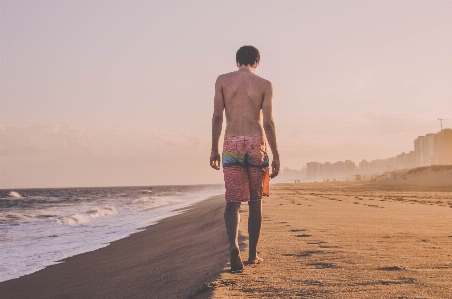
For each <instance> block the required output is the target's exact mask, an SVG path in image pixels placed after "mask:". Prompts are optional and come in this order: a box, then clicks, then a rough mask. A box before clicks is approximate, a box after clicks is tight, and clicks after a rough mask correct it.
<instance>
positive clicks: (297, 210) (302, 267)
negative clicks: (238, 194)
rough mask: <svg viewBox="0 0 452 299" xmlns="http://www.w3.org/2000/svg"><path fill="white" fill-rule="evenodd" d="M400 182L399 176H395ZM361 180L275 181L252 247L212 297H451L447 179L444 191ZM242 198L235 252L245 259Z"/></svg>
mask: <svg viewBox="0 0 452 299" xmlns="http://www.w3.org/2000/svg"><path fill="white" fill-rule="evenodd" d="M395 181H397V180H395ZM390 187H391V188H389V189H388V186H386V185H384V184H381V183H379V184H368V183H358V182H350V183H345V182H344V183H339V182H335V183H311V184H285V185H283V184H281V185H279V184H278V185H273V186H272V190H271V192H272V195H271V197H270V198H268V199H265V200H264V204H263V217H264V218H263V227H262V235H261V239H260V243H259V248H258V252H259V255H260V256H261V257H263V258H264V259H265V262H264V263H263V264H258V265H250V266H245V271H244V272H243V273H241V274H232V273H229V272H228V271H227V269H228V267H225V269H224V270H223V273H222V274H221V276H220V278H219V279H218V280H216V281H215V282H213V283H211V284H210V287H211V288H213V289H214V290H215V291H214V298H221V299H222V298H452V180H451V181H450V183H449V187H448V188H447V186H444V184H443V186H442V188H441V189H442V191H438V190H437V188H435V187H428V186H423V187H422V190H412V188H410V187H409V186H397V184H394V183H392V182H391V186H390ZM247 213H248V207H247V206H246V205H243V206H242V220H241V227H240V230H241V231H240V234H241V235H242V236H245V240H244V242H242V244H241V248H242V257H245V258H246V257H247V254H248V252H247V248H246V244H247V238H246V235H247V232H246V230H247V228H246V221H247V217H248V216H247Z"/></svg>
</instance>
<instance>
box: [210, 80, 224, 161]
mask: <svg viewBox="0 0 452 299" xmlns="http://www.w3.org/2000/svg"><path fill="white" fill-rule="evenodd" d="M220 81H221V76H220V77H218V79H217V82H216V83H215V97H214V104H213V106H214V108H213V116H212V148H211V152H210V166H211V167H212V168H213V169H216V170H219V169H220V162H221V157H220V150H219V148H218V143H219V141H220V135H221V129H222V126H223V111H224V97H223V88H222V86H221V82H220Z"/></svg>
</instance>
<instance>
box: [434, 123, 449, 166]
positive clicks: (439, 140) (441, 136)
mask: <svg viewBox="0 0 452 299" xmlns="http://www.w3.org/2000/svg"><path fill="white" fill-rule="evenodd" d="M436 135H437V136H436V145H437V147H436V159H437V164H438V165H452V129H443V130H442V131H441V132H438V134H436Z"/></svg>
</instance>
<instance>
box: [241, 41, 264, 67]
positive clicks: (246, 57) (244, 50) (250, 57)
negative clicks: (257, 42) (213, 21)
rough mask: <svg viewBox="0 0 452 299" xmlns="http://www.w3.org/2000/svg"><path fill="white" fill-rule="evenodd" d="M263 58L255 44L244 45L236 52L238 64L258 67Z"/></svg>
mask: <svg viewBox="0 0 452 299" xmlns="http://www.w3.org/2000/svg"><path fill="white" fill-rule="evenodd" d="M260 60H261V55H260V53H259V50H258V49H256V48H255V47H253V46H243V47H241V48H240V49H239V50H238V51H237V53H236V54H235V61H237V66H238V67H240V66H241V65H244V66H247V65H249V66H250V67H253V68H256V67H257V65H258V64H259V61H260Z"/></svg>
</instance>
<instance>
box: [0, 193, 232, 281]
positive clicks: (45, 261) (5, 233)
mask: <svg viewBox="0 0 452 299" xmlns="http://www.w3.org/2000/svg"><path fill="white" fill-rule="evenodd" d="M222 193H224V186H223V185H196V186H193V185H192V186H148V187H113V188H67V189H23V190H0V281H6V280H10V279H13V278H17V277H20V276H23V275H27V274H30V273H33V272H36V271H38V270H40V269H43V268H45V267H46V266H49V265H52V264H56V263H59V262H61V260H63V259H65V258H67V257H70V256H74V255H76V254H80V253H84V252H88V251H92V250H95V249H98V248H102V247H105V246H107V245H108V244H109V243H110V242H112V241H115V240H119V239H122V238H125V237H127V236H129V235H130V234H132V233H134V232H138V231H140V230H143V229H144V227H146V226H149V225H153V224H155V223H157V221H159V220H161V219H163V218H167V217H170V216H173V215H176V214H179V213H182V212H183V210H184V208H186V209H187V208H189V206H190V205H193V204H195V203H197V202H200V201H202V200H205V199H207V198H209V197H211V196H214V195H219V194H222Z"/></svg>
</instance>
